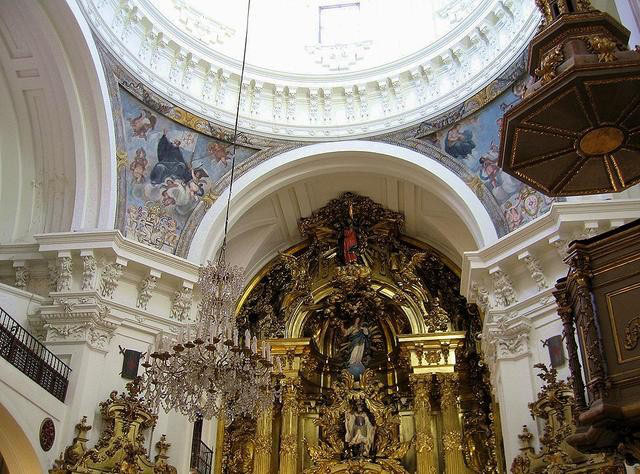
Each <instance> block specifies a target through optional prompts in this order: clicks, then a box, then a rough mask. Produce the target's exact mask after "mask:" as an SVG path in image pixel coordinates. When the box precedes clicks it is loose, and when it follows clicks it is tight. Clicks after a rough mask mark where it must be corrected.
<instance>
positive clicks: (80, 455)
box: [49, 377, 177, 474]
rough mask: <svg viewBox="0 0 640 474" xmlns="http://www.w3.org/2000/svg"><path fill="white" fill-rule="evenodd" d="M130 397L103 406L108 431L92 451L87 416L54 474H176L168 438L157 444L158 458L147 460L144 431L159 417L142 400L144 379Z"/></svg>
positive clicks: (114, 395)
mask: <svg viewBox="0 0 640 474" xmlns="http://www.w3.org/2000/svg"><path fill="white" fill-rule="evenodd" d="M126 388H127V393H121V394H120V395H118V393H117V392H116V391H113V392H111V395H110V396H109V399H107V400H106V401H104V402H101V403H100V405H99V406H100V413H101V415H102V418H103V420H104V428H103V431H102V434H101V436H100V439H99V440H98V442H97V443H96V445H95V446H94V447H93V448H92V449H87V446H86V443H87V441H88V438H87V433H88V432H89V430H91V426H90V425H87V417H86V416H84V417H83V418H82V420H81V421H80V423H78V424H77V425H76V432H77V436H76V437H75V438H74V439H73V443H72V444H71V445H70V446H69V447H68V448H67V449H65V451H64V453H62V454H61V455H60V457H59V458H58V459H57V460H56V461H55V465H54V467H53V469H50V470H49V473H50V474H73V473H89V474H99V473H105V472H113V473H122V474H175V473H176V472H177V471H176V469H175V468H174V467H173V466H170V465H169V464H167V459H168V456H167V451H168V449H169V447H170V446H171V445H170V444H169V443H167V440H166V437H165V435H162V437H161V438H160V441H158V442H157V443H156V450H157V452H158V454H157V455H156V456H155V458H154V461H151V460H150V459H149V458H148V457H147V451H146V449H145V447H144V443H145V439H144V434H143V433H144V431H145V430H147V429H149V428H152V427H154V426H155V424H156V416H155V415H154V414H153V413H152V412H151V410H150V408H149V406H148V405H147V404H146V402H144V401H143V400H142V399H141V398H140V397H139V393H140V378H139V377H138V378H136V379H135V380H133V381H132V382H129V383H128V384H127V385H126Z"/></svg>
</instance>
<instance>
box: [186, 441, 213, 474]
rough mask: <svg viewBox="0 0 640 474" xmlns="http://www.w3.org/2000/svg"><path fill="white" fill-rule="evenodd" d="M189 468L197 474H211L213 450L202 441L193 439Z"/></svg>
mask: <svg viewBox="0 0 640 474" xmlns="http://www.w3.org/2000/svg"><path fill="white" fill-rule="evenodd" d="M191 467H192V468H193V469H195V470H196V471H197V472H198V474H211V468H212V467H213V450H211V448H209V446H207V445H206V444H204V443H203V442H202V441H200V440H197V439H194V440H193V446H192V447H191Z"/></svg>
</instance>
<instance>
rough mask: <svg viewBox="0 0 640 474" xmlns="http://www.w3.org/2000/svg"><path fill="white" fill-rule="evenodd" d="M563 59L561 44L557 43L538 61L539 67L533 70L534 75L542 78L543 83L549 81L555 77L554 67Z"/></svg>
mask: <svg viewBox="0 0 640 474" xmlns="http://www.w3.org/2000/svg"><path fill="white" fill-rule="evenodd" d="M563 61H564V53H563V52H562V45H558V46H556V47H555V48H553V49H552V50H551V51H549V52H548V53H547V54H546V55H545V56H544V58H543V59H542V61H541V62H540V67H539V68H537V69H536V71H535V72H536V76H538V77H539V78H540V79H541V80H542V83H543V84H544V83H545V82H549V81H550V80H552V79H554V78H555V77H556V69H557V68H558V66H559V65H560V64H562V62H563Z"/></svg>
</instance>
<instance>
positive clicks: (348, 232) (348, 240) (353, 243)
mask: <svg viewBox="0 0 640 474" xmlns="http://www.w3.org/2000/svg"><path fill="white" fill-rule="evenodd" d="M341 240H342V260H343V261H344V263H345V264H349V263H355V262H356V260H357V259H358V255H357V254H356V250H357V247H358V237H357V235H356V229H355V227H354V225H353V204H352V203H349V217H348V218H347V226H346V227H345V228H344V229H343V230H342V239H341Z"/></svg>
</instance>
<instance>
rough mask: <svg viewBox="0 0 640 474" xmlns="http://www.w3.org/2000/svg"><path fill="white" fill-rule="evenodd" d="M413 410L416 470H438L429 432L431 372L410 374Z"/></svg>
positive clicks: (422, 472) (423, 472)
mask: <svg viewBox="0 0 640 474" xmlns="http://www.w3.org/2000/svg"><path fill="white" fill-rule="evenodd" d="M411 385H412V387H413V410H414V416H415V424H416V465H417V466H416V467H417V469H416V472H417V474H435V473H436V472H438V453H437V452H436V450H435V449H434V443H433V434H432V432H431V398H430V393H431V387H432V381H431V374H425V375H412V376H411Z"/></svg>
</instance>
